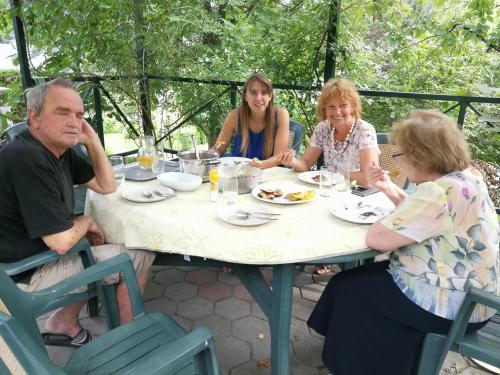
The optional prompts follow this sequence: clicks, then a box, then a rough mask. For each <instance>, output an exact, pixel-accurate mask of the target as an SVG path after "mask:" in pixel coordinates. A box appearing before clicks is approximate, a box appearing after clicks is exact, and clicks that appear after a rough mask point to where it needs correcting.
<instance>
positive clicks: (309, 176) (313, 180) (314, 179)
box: [297, 171, 344, 185]
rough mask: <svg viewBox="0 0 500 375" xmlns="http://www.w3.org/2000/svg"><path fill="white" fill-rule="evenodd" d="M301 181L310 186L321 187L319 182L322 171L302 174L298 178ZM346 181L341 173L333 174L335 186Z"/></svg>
mask: <svg viewBox="0 0 500 375" xmlns="http://www.w3.org/2000/svg"><path fill="white" fill-rule="evenodd" d="M297 177H298V178H299V180H300V181H304V182H307V183H308V184H315V185H319V180H320V178H321V173H320V171H307V172H302V173H299V174H298V176H297ZM343 180H344V176H342V175H341V174H340V173H334V174H333V184H334V185H335V184H338V183H339V182H342V181H343Z"/></svg>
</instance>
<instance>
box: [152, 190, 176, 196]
mask: <svg viewBox="0 0 500 375" xmlns="http://www.w3.org/2000/svg"><path fill="white" fill-rule="evenodd" d="M153 193H154V194H155V195H157V196H158V197H173V194H168V193H162V192H161V191H159V190H153Z"/></svg>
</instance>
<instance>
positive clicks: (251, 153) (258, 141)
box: [231, 111, 278, 160]
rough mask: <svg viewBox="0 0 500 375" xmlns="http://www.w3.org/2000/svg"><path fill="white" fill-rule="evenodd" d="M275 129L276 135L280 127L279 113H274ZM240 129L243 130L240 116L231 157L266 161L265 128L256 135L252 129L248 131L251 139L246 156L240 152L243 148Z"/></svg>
mask: <svg viewBox="0 0 500 375" xmlns="http://www.w3.org/2000/svg"><path fill="white" fill-rule="evenodd" d="M274 127H275V134H276V128H277V127H278V111H274ZM240 128H241V120H240V116H239V115H238V129H237V130H236V134H235V135H234V139H233V149H232V150H231V156H242V157H245V158H250V159H252V158H257V159H259V160H264V159H265V157H264V142H265V135H264V130H265V128H264V129H262V130H261V131H260V132H258V133H254V132H253V131H252V130H251V129H248V131H249V133H250V138H249V140H248V149H247V153H246V155H243V153H242V152H241V150H240V147H241V131H240Z"/></svg>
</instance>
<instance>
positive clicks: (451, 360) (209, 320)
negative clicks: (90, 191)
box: [40, 266, 488, 375]
mask: <svg viewBox="0 0 500 375" xmlns="http://www.w3.org/2000/svg"><path fill="white" fill-rule="evenodd" d="M311 271H312V267H306V269H305V271H304V272H299V271H297V272H296V275H295V282H294V285H295V286H294V289H293V310H292V327H291V340H290V341H291V345H290V350H291V358H292V363H291V366H290V368H291V374H294V375H309V374H311V375H312V374H314V375H323V374H327V373H328V371H327V370H326V369H325V367H324V366H323V363H322V361H321V349H322V344H323V340H322V338H321V337H320V336H318V335H317V334H315V333H314V332H312V331H311V330H310V329H309V328H308V327H307V325H306V320H307V318H308V317H309V314H310V312H311V310H312V308H313V307H314V304H315V302H316V301H317V299H318V298H319V296H320V294H321V291H322V289H323V287H324V285H325V284H326V280H318V279H314V277H313V275H312V274H311ZM263 272H264V275H265V277H266V279H268V280H269V281H271V280H270V279H271V272H270V270H269V269H265V270H263ZM144 299H145V304H146V309H147V310H148V311H150V312H152V311H162V312H164V313H166V314H168V315H170V316H172V317H173V318H174V319H175V320H176V321H177V322H178V323H179V324H181V325H182V326H183V327H185V328H186V329H187V330H190V329H192V328H193V327H196V326H200V325H202V326H206V327H208V328H209V329H210V330H211V331H212V332H213V334H214V337H215V346H216V350H217V360H218V363H219V366H220V368H221V373H222V374H224V375H261V374H270V367H266V365H268V364H269V361H267V360H268V359H269V358H270V352H271V349H270V337H269V326H268V324H267V320H266V318H265V316H264V314H263V313H262V311H261V309H260V308H259V307H258V305H257V304H256V303H255V302H254V300H253V298H252V297H251V295H250V294H249V293H248V292H247V290H246V289H245V287H244V286H243V285H242V284H241V282H240V281H239V279H238V278H237V277H236V276H235V275H234V274H231V273H224V272H221V271H220V269H215V268H194V267H175V268H173V267H156V266H155V267H153V270H152V272H151V275H150V281H149V283H148V285H147V287H146V292H145V296H144ZM82 319H83V324H84V326H85V327H87V328H90V329H91V330H93V331H94V332H97V333H103V332H105V330H106V327H105V324H104V321H103V319H102V318H88V317H85V316H83V317H82ZM40 323H42V321H41V322H40ZM69 350H71V349H66V348H50V347H49V353H50V354H51V356H52V358H53V359H54V360H55V361H57V362H58V363H61V362H63V361H64V360H65V359H66V358H67V355H68V353H69ZM441 374H443V375H444V374H446V375H452V374H466V375H473V374H474V375H480V374H488V372H486V371H483V370H481V369H479V368H478V367H477V366H475V365H474V364H473V363H472V362H471V361H469V360H467V359H465V358H463V357H461V356H460V355H457V354H455V353H450V354H449V355H448V357H447V360H446V362H445V365H444V366H443V369H442V370H441ZM283 375H285V374H283Z"/></svg>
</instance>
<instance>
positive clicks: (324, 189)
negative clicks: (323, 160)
mask: <svg viewBox="0 0 500 375" xmlns="http://www.w3.org/2000/svg"><path fill="white" fill-rule="evenodd" d="M334 172H335V170H334V168H333V167H330V166H322V167H321V169H320V175H319V195H320V196H322V197H329V196H330V193H331V190H332V186H333V174H334Z"/></svg>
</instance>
